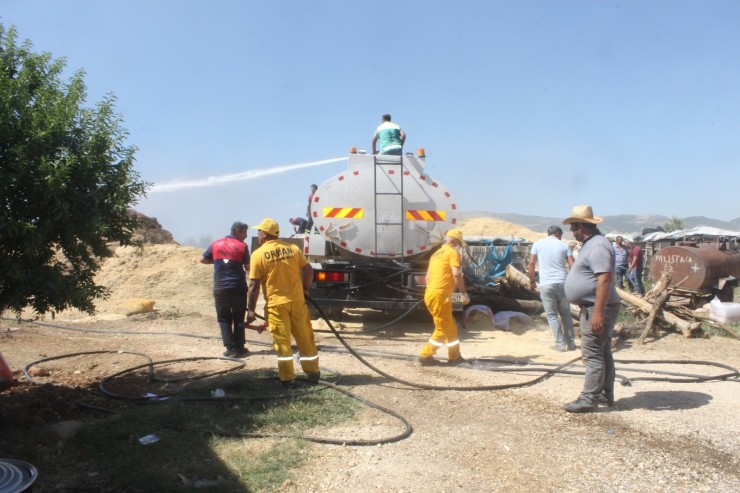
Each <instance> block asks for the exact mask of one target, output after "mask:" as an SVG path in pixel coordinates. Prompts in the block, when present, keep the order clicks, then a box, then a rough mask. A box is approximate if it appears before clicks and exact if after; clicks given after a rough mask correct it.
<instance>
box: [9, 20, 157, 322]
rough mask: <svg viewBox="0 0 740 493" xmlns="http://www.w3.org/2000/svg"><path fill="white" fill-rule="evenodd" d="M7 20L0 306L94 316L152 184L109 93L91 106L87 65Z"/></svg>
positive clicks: (18, 309)
mask: <svg viewBox="0 0 740 493" xmlns="http://www.w3.org/2000/svg"><path fill="white" fill-rule="evenodd" d="M16 37H17V34H16V31H15V29H14V28H13V27H10V28H8V29H5V28H4V27H3V25H2V24H0V101H2V103H1V104H0V208H2V214H0V311H2V310H5V309H10V310H13V311H15V312H20V310H22V309H23V308H25V307H32V308H33V309H34V310H36V312H38V313H39V314H44V313H47V312H51V313H52V314H54V313H55V312H58V311H60V310H63V309H66V308H72V307H73V308H78V309H80V310H83V311H85V312H88V313H93V310H94V303H93V302H94V300H95V298H98V297H104V296H105V295H106V294H107V290H106V289H105V288H104V287H101V286H96V285H95V283H94V275H95V273H96V271H97V270H98V269H99V263H100V261H101V260H102V259H104V258H106V257H109V256H110V255H111V250H110V248H109V247H108V244H109V242H118V243H119V244H127V243H130V241H131V237H132V233H133V228H134V227H135V225H136V219H135V217H133V216H132V215H130V214H129V213H128V209H129V207H130V206H132V205H134V204H136V203H137V201H138V199H139V198H140V197H141V196H143V195H145V193H146V190H147V188H148V186H149V184H148V183H145V182H142V181H141V180H140V178H139V174H138V173H137V172H135V171H134V168H133V165H134V153H135V151H136V148H135V147H132V146H126V144H125V142H124V141H125V139H126V137H127V135H128V133H127V132H126V131H125V130H124V129H122V128H121V126H120V124H121V119H120V117H119V116H118V115H116V114H115V113H114V111H113V103H114V101H115V98H114V97H113V96H112V95H109V96H107V97H106V98H104V99H103V101H101V102H100V103H98V104H97V105H96V106H95V107H94V108H83V107H82V104H83V103H84V102H85V97H86V93H85V85H84V82H83V75H84V73H83V72H82V71H80V72H77V73H76V74H75V75H73V76H72V77H71V78H70V79H69V80H66V81H65V80H62V72H63V70H64V67H65V63H66V62H65V60H64V59H58V60H53V59H52V57H51V55H50V54H49V53H42V54H37V53H34V52H33V51H32V45H31V43H30V41H28V40H27V41H25V42H24V43H22V44H20V45H18V44H16Z"/></svg>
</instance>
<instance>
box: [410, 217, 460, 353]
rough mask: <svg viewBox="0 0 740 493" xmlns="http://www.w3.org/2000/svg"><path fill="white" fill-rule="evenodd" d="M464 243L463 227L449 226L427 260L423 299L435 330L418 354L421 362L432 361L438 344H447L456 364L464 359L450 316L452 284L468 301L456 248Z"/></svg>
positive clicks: (453, 321)
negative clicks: (441, 242) (427, 267)
mask: <svg viewBox="0 0 740 493" xmlns="http://www.w3.org/2000/svg"><path fill="white" fill-rule="evenodd" d="M464 244H465V243H464V242H463V235H462V231H460V230H459V229H451V230H449V231H448V232H447V234H446V235H445V242H444V244H443V245H442V246H441V247H440V249H439V250H437V251H436V252H434V255H432V258H431V259H430V260H429V269H428V270H427V277H426V282H427V287H426V290H425V291H424V303H425V304H426V305H427V309H429V313H431V314H432V318H433V319H434V332H432V336H431V337H430V338H429V342H427V343H426V345H424V347H423V348H422V349H421V352H420V353H419V357H418V358H417V361H418V362H419V363H420V364H421V365H422V366H427V365H432V364H434V363H435V360H434V358H433V356H434V353H435V352H437V349H439V348H441V347H446V348H447V361H448V362H449V363H451V364H458V363H461V362H463V361H464V360H463V358H462V357H461V356H460V340H459V339H458V338H457V324H456V323H455V319H454V317H453V316H452V293H453V292H454V291H455V287H457V289H458V291H460V293H462V297H463V304H464V305H467V304H468V303H470V296H468V294H467V292H466V291H465V282H464V280H463V275H462V270H461V269H460V252H459V251H458V250H457V249H458V248H460V247H461V246H463V245H464Z"/></svg>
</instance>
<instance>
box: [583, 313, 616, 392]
mask: <svg viewBox="0 0 740 493" xmlns="http://www.w3.org/2000/svg"><path fill="white" fill-rule="evenodd" d="M620 308H621V307H620V305H619V304H614V305H608V306H607V307H606V309H605V310H604V332H602V333H601V334H594V333H593V332H591V317H592V316H593V313H594V307H593V306H590V307H581V353H582V355H583V366H585V367H586V378H585V380H584V382H583V390H582V391H581V395H580V399H585V400H587V401H588V402H591V403H594V402H595V399H596V397H597V396H598V395H599V394H604V395H605V396H607V397H610V398H613V397H614V377H615V373H614V359H613V357H612V346H611V342H612V341H611V339H612V332H613V330H614V326H615V325H616V323H617V317H618V316H619V310H620Z"/></svg>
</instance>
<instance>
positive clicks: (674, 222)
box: [662, 216, 683, 233]
mask: <svg viewBox="0 0 740 493" xmlns="http://www.w3.org/2000/svg"><path fill="white" fill-rule="evenodd" d="M662 226H663V230H664V231H666V232H667V233H670V232H671V231H678V230H679V229H683V219H681V218H680V217H678V216H671V219H670V220H669V221H667V222H664V223H663V225H662Z"/></svg>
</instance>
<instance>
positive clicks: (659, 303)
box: [637, 287, 670, 344]
mask: <svg viewBox="0 0 740 493" xmlns="http://www.w3.org/2000/svg"><path fill="white" fill-rule="evenodd" d="M663 290H664V291H663V293H662V294H660V295H659V296H658V299H657V300H655V303H654V304H653V309H652V310H650V314H649V315H648V318H647V322H645V328H644V329H643V331H642V334H640V337H639V339H637V340H638V341H639V342H640V344H645V338H646V337H647V336H648V334H650V333H651V332H653V323H654V322H655V316H656V315H657V314H658V312H659V311H660V310H662V309H663V305H664V304H665V302H666V300H667V299H668V296H669V294H670V293H668V291H665V287H663Z"/></svg>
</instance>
